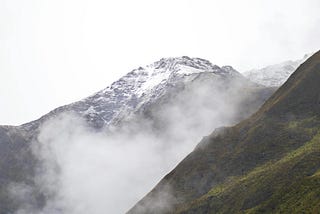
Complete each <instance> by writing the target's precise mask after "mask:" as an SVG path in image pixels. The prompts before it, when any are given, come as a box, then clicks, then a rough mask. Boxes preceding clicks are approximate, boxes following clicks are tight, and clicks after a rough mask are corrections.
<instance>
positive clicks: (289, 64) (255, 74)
mask: <svg viewBox="0 0 320 214" xmlns="http://www.w3.org/2000/svg"><path fill="white" fill-rule="evenodd" d="M311 55H312V54H306V55H304V57H303V58H302V59H299V60H288V61H285V62H282V63H278V64H275V65H269V66H267V67H264V68H260V69H253V70H250V71H246V72H243V75H244V76H245V77H247V78H248V79H249V80H251V81H253V82H256V83H258V84H261V85H264V86H269V87H279V86H281V85H282V84H283V83H284V82H285V81H286V80H287V79H288V78H289V76H290V75H291V74H292V73H293V72H294V71H295V70H296V69H297V68H298V66H299V65H301V64H302V63H303V62H304V61H306V59H308V58H309V57H310V56H311Z"/></svg>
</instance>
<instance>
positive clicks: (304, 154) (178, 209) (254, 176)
mask: <svg viewBox="0 0 320 214" xmlns="http://www.w3.org/2000/svg"><path fill="white" fill-rule="evenodd" d="M319 82H320V52H317V53H315V54H314V55H313V56H312V57H310V58H309V59H308V60H307V61H306V62H304V63H303V64H302V65H301V66H299V67H298V69H297V70H296V71H295V72H294V73H293V74H292V75H291V77H290V78H289V79H288V81H287V82H286V83H285V84H284V85H282V86H281V87H280V88H279V89H278V90H277V91H276V93H275V94H273V95H272V96H271V97H270V99H268V101H267V102H266V103H265V104H264V105H263V106H262V107H261V108H260V109H259V111H258V112H256V113H255V114H253V115H252V116H251V117H249V118H248V119H246V120H244V121H242V122H240V123H238V124H237V125H235V126H231V127H225V128H220V129H216V130H215V131H214V132H213V133H212V134H211V135H209V136H207V137H205V138H203V140H202V141H201V142H200V143H199V144H198V145H197V146H196V148H195V149H194V151H193V152H191V153H190V154H189V155H188V156H187V157H186V158H185V159H184V160H183V161H182V162H180V163H179V164H178V166H177V167H176V168H175V169H173V170H172V171H171V172H170V173H169V174H167V175H166V176H165V177H164V178H163V179H162V180H161V181H160V182H159V184H158V185H156V187H155V188H154V189H153V190H152V191H151V192H150V193H149V194H147V195H146V196H145V197H144V198H143V199H142V200H141V201H140V202H138V203H137V204H136V205H135V206H134V207H133V208H132V209H131V210H130V211H129V212H128V213H139V214H141V213H318V212H319V210H320V186H319V184H320V132H319V131H320V84H319Z"/></svg>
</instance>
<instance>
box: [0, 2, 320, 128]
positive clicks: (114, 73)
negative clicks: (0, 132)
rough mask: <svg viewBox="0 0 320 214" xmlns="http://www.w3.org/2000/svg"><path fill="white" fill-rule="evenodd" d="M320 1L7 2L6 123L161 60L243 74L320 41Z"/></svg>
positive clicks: (3, 38) (0, 115) (3, 19)
mask: <svg viewBox="0 0 320 214" xmlns="http://www.w3.org/2000/svg"><path fill="white" fill-rule="evenodd" d="M319 11H320V1H319V0H241V1H239V0H233V1H232V0H161V1H159V0H158V1H154V0H135V1H132V0H116V1H115V0H114V1H110V0H28V1H25V0H0V104H1V107H0V124H21V123H24V122H28V121H30V120H34V119H37V118H38V117H40V116H41V115H43V114H45V113H47V112H48V111H50V110H52V109H54V108H55V107H58V106H60V105H63V104H67V103H70V102H73V101H76V100H79V99H81V98H84V97H86V96H88V95H90V94H92V93H94V92H96V91H98V90H100V89H103V88H105V87H106V86H108V85H109V84H110V83H111V82H113V81H115V80H117V79H118V78H119V77H121V76H122V75H124V74H125V73H127V72H129V71H131V70H132V69H134V68H136V67H138V66H140V65H142V66H143V65H146V64H149V63H152V62H153V61H156V60H158V59H160V58H162V57H169V56H181V55H188V56H191V57H201V58H205V59H208V60H210V61H212V62H213V63H214V64H217V65H225V64H229V65H232V66H233V67H235V68H236V69H238V70H239V71H243V70H247V69H251V68H254V67H261V66H263V65H268V64H271V63H276V62H280V61H283V60H287V59H298V58H301V57H302V56H303V55H304V54H305V53H309V52H313V51H316V50H317V49H318V48H319V47H320V39H319V38H320V13H319Z"/></svg>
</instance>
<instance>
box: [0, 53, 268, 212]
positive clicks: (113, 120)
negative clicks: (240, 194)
mask: <svg viewBox="0 0 320 214" xmlns="http://www.w3.org/2000/svg"><path fill="white" fill-rule="evenodd" d="M238 91H241V92H242V96H238V94H237V92H238ZM273 91H274V89H273V88H267V87H263V86H260V85H258V84H255V83H252V82H250V81H248V80H247V79H245V78H244V77H243V76H242V75H241V74H239V73H238V72H237V71H235V70H234V69H233V68H232V67H230V66H224V67H218V66H216V65H213V64H211V63H210V62H208V61H206V60H203V59H198V58H189V57H180V58H166V59H161V60H160V61H158V62H156V63H154V64H151V65H149V66H146V67H145V68H142V67H141V68H138V69H135V70H133V71H132V72H130V73H128V74H127V75H125V76H124V77H123V78H121V79H120V80H118V81H116V82H115V83H113V84H112V85H111V86H110V87H107V88H106V89H104V90H102V91H100V92H98V93H96V94H94V95H92V96H90V97H88V98H86V99H83V100H81V101H79V102H76V103H72V104H70V105H66V106H62V107H59V108H57V109H55V110H53V111H52V112H50V113H49V114H47V115H44V116H43V117H41V118H40V119H38V120H36V121H33V122H30V123H27V124H24V125H22V126H19V127H4V126H2V127H0V148H1V150H0V166H1V168H0V174H1V176H0V178H1V180H0V181H1V185H0V210H1V211H0V213H13V212H14V211H15V210H16V209H17V208H18V205H20V204H23V203H27V206H30V207H35V208H37V207H42V206H44V204H45V203H46V200H47V199H48V197H49V196H48V195H47V194H44V193H43V192H42V188H41V187H39V186H37V183H36V181H35V175H36V173H37V170H39V169H40V170H41V164H42V160H39V159H38V157H37V156H35V154H34V153H33V149H32V144H34V143H37V141H38V134H39V132H40V131H41V127H42V124H44V123H45V122H46V121H48V120H49V119H51V118H56V117H58V115H60V114H62V113H66V112H73V113H76V114H77V115H79V116H80V117H83V118H85V119H86V121H87V122H88V124H89V125H90V127H93V128H94V130H99V131H108V132H109V131H110V130H111V131H112V132H113V133H114V132H116V133H122V132H125V131H126V132H127V131H128V130H129V131H130V132H131V133H135V132H138V131H141V130H144V131H150V132H152V133H155V134H156V136H157V138H159V139H163V141H162V142H166V143H167V144H168V146H170V147H173V148H178V147H175V146H177V145H188V142H189V141H190V142H192V143H194V142H197V140H198V139H200V138H201V137H202V136H203V135H204V134H205V133H207V132H208V131H209V129H208V128H209V127H210V128H212V127H217V126H221V125H231V124H234V123H236V122H238V121H240V120H241V119H243V118H246V117H247V116H249V115H250V114H252V113H253V112H254V111H256V109H257V108H258V107H259V106H260V105H261V104H262V103H263V102H264V101H265V100H266V99H267V98H268V97H269V96H270V95H271V94H272V92H273ZM186 116H187V117H186ZM177 120H178V121H180V123H181V124H180V125H179V129H178V128H177V127H176V126H174V125H173V124H177V123H176V122H175V123H173V121H177ZM105 129H106V130H105ZM186 130H187V132H188V134H189V136H188V138H185V137H184V136H183V134H182V133H185V132H186ZM129 135H130V134H129ZM179 136H181V137H179ZM177 141H179V142H180V144H177ZM193 145H194V144H190V145H188V146H184V147H183V148H184V150H185V151H184V152H185V153H183V152H181V151H180V150H181V147H179V148H180V149H177V150H179V151H180V153H181V154H180V155H181V156H182V157H184V156H185V154H186V153H187V152H189V151H190V150H189V149H190V148H193ZM189 147H190V148H189ZM177 153H179V152H177ZM178 157H179V156H178ZM145 161H149V160H145ZM176 163H177V162H174V163H170V164H171V165H172V166H171V165H170V166H171V168H170V169H172V167H173V166H174V165H176ZM168 171H169V169H168ZM11 187H14V188H11ZM17 187H18V189H17ZM19 187H21V188H19ZM25 187H26V188H25ZM26 189H27V191H26ZM19 191H20V192H19ZM21 191H23V192H21ZM19 195H20V196H19ZM21 195H23V197H21ZM26 195H27V196H28V197H27V198H28V200H26V198H24V196H26ZM30 199H31V200H30ZM30 201H31V202H32V204H30Z"/></svg>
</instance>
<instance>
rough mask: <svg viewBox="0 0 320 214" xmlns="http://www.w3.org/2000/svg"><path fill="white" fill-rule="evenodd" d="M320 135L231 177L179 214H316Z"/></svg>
mask: <svg viewBox="0 0 320 214" xmlns="http://www.w3.org/2000/svg"><path fill="white" fill-rule="evenodd" d="M319 170H320V133H319V134H317V135H316V136H315V137H314V138H313V139H312V140H311V141H309V142H307V143H306V144H305V145H303V146H301V147H300V148H298V149H296V150H293V151H291V152H289V153H288V154H287V155H285V156H284V157H283V158H281V159H280V160H278V161H276V162H272V161H270V162H268V163H266V164H264V165H262V166H259V167H256V168H254V169H253V170H252V171H250V172H249V173H247V174H246V175H244V176H239V177H234V178H230V179H229V180H227V181H226V182H224V183H222V184H220V185H217V186H215V187H214V188H212V189H211V190H210V191H209V192H208V193H207V194H205V195H204V196H202V197H200V198H199V199H197V200H195V201H193V202H192V203H190V204H188V205H186V206H185V207H181V208H180V210H177V212H178V213H190V212H191V213H193V212H200V213H201V212H202V213H237V212H243V213H316V211H318V210H320V188H319V187H320V171H319Z"/></svg>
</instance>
